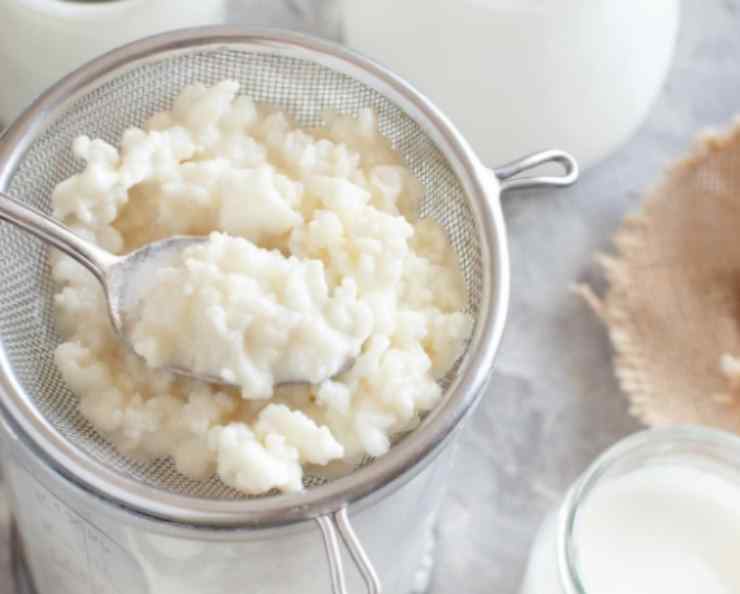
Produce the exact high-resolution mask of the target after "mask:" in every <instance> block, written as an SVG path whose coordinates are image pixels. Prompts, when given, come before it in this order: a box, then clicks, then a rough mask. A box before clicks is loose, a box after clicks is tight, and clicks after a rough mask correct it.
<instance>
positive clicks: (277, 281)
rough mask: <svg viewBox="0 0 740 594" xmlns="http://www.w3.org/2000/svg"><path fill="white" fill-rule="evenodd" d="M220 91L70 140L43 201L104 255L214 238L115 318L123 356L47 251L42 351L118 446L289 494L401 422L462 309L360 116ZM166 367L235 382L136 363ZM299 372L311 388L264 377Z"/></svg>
mask: <svg viewBox="0 0 740 594" xmlns="http://www.w3.org/2000/svg"><path fill="white" fill-rule="evenodd" d="M237 91H238V84H237V83H235V82H232V81H224V82H222V83H219V84H217V85H215V86H213V87H210V88H208V87H205V86H202V85H194V86H191V87H188V88H186V89H184V90H183V92H182V93H181V95H180V96H179V97H178V98H177V99H176V100H175V102H174V105H173V107H172V109H171V110H170V111H167V112H164V113H159V114H156V115H154V116H153V117H152V118H151V119H150V120H149V122H148V123H147V124H146V126H145V127H144V129H138V128H132V129H130V130H128V131H127V132H126V133H125V134H124V135H123V137H122V139H121V143H120V147H119V148H116V147H114V146H111V145H109V144H107V143H105V142H104V141H102V140H90V139H88V138H86V137H80V138H78V139H77V140H76V141H75V143H74V147H73V149H74V152H75V155H76V156H77V157H79V158H80V159H81V160H82V161H84V167H83V169H82V171H81V172H80V173H79V174H77V175H74V176H73V177H71V178H69V179H68V180H66V181H63V182H62V183H60V184H59V185H58V187H57V188H56V190H55V191H54V194H53V206H54V214H55V216H56V217H58V218H59V219H61V220H63V221H64V223H65V224H67V225H69V226H70V227H71V228H73V229H74V230H75V231H76V232H78V233H79V234H81V235H83V236H85V237H87V238H89V239H92V240H94V241H96V242H97V243H98V244H99V245H101V246H102V247H104V248H106V249H108V250H110V251H112V252H114V253H125V252H127V251H130V250H132V249H135V248H136V247H139V246H141V245H142V244H145V243H147V242H150V241H153V240H156V239H160V238H163V237H167V236H170V235H175V234H190V235H205V234H209V233H212V232H214V231H222V232H225V233H226V234H228V235H226V234H224V233H215V234H212V235H211V236H210V239H209V241H208V242H206V243H204V244H202V245H199V246H195V247H193V248H191V249H189V250H187V251H186V252H185V253H184V254H183V255H182V259H181V261H179V262H176V263H174V264H173V265H172V266H169V267H168V268H165V269H162V270H161V271H160V275H159V277H158V279H157V282H156V283H154V285H153V288H152V290H151V294H150V295H149V296H148V298H147V299H146V300H145V301H144V304H143V306H142V308H141V310H140V317H139V319H138V321H137V322H136V325H135V328H134V345H135V349H136V351H137V352H138V353H139V354H140V355H141V357H137V356H136V355H135V354H133V353H131V352H128V351H127V350H126V349H125V347H123V346H122V344H121V343H120V341H119V339H118V338H117V337H116V336H115V335H114V334H113V331H112V329H111V327H110V323H109V321H108V318H107V314H106V307H105V301H104V297H103V294H102V292H101V290H100V288H99V286H98V284H97V281H96V280H95V279H94V278H93V277H92V276H91V275H90V274H89V273H88V272H87V271H85V270H84V269H82V268H81V267H80V266H79V265H77V264H76V263H75V262H73V261H71V260H70V259H68V258H66V257H63V256H57V257H56V258H55V264H54V268H53V272H54V277H55V279H56V280H57V282H58V283H59V285H60V289H59V292H58V294H57V296H56V304H57V309H58V327H59V330H60V333H61V334H62V335H63V337H64V339H65V341H64V342H63V344H61V345H60V346H59V347H58V349H57V352H56V360H57V364H58V367H59V369H60V370H61V372H62V375H63V376H64V378H65V379H66V381H67V382H68V384H69V386H70V388H71V389H72V390H73V391H74V392H75V393H77V394H78V395H79V397H80V410H81V411H82V414H83V415H84V416H85V417H86V418H87V419H89V420H90V421H91V422H92V424H93V425H94V426H95V427H96V428H97V429H98V430H99V431H100V432H101V433H103V434H104V435H105V436H107V437H108V438H109V439H110V440H111V441H112V442H113V443H114V444H115V445H116V446H117V447H118V448H119V449H120V450H121V451H122V452H124V453H126V454H128V455H130V456H134V457H139V458H143V459H152V458H156V457H162V456H172V457H173V458H174V460H175V462H176V464H177V467H178V469H179V470H180V471H182V472H183V473H185V474H186V475H188V476H191V477H195V478H205V477H208V476H210V475H211V474H213V473H214V472H217V473H218V474H219V476H220V478H221V479H222V480H223V481H225V482H226V483H227V484H229V485H232V486H234V487H236V488H238V489H240V490H242V491H244V492H246V493H263V492H266V491H269V490H270V489H273V488H278V489H282V490H285V491H295V490H300V489H301V488H302V478H303V472H304V470H303V467H304V466H305V465H309V466H311V467H312V472H313V471H315V467H316V466H321V465H326V464H328V463H329V462H331V461H333V460H337V459H341V458H351V459H357V458H359V457H362V456H364V455H368V454H369V455H372V456H379V455H382V454H384V453H385V452H386V451H387V450H388V448H389V447H390V444H391V440H392V438H393V436H394V435H396V434H398V433H399V432H402V431H405V430H408V429H411V428H413V427H414V425H415V423H416V422H417V421H418V418H419V415H420V414H422V413H423V412H424V411H428V410H430V409H431V408H432V407H434V405H435V404H436V403H437V401H438V400H439V398H440V396H441V388H440V386H439V384H438V383H437V380H438V379H439V378H441V377H442V376H444V375H445V373H446V372H447V371H448V370H449V369H450V367H451V366H452V365H453V363H454V362H455V360H456V359H457V358H458V357H459V355H460V353H461V351H462V348H463V345H464V342H465V340H466V338H467V337H468V335H469V332H470V329H471V325H472V322H471V319H470V317H469V316H467V315H465V314H464V313H461V310H462V309H463V308H464V306H465V300H466V295H465V290H464V284H463V282H462V278H461V275H460V274H459V271H458V270H457V266H456V258H455V255H454V253H453V251H452V249H451V247H450V245H449V242H448V241H447V238H446V237H445V234H444V232H443V231H442V229H441V227H439V225H437V224H436V223H435V222H434V221H431V220H417V219H416V210H417V205H418V202H419V200H420V199H421V197H422V193H423V192H422V188H421V186H420V184H419V182H418V181H417V180H416V179H415V178H414V177H413V175H412V174H411V173H410V171H409V170H408V169H407V168H406V167H405V166H404V164H403V162H402V161H401V159H400V156H399V155H398V154H397V153H396V152H395V151H394V150H393V149H392V147H391V146H390V145H389V143H388V141H387V140H386V139H384V138H383V137H382V136H380V135H379V134H378V133H377V131H376V126H375V117H374V115H373V113H372V112H371V111H369V110H366V111H363V112H361V113H360V114H359V115H358V117H357V118H353V117H349V116H338V115H331V114H327V116H326V120H327V126H326V128H322V129H315V130H307V129H301V128H298V127H297V126H296V125H295V124H294V123H293V122H292V121H291V120H290V118H289V117H288V116H286V115H285V114H283V113H281V112H278V111H275V110H272V109H269V108H267V107H264V106H259V105H256V104H255V103H254V102H253V101H251V100H250V99H249V98H247V97H242V96H237ZM347 359H353V360H355V363H354V365H353V367H352V368H351V369H350V370H349V371H346V372H343V373H341V374H340V375H338V376H337V377H335V378H334V379H332V380H328V381H323V382H321V381H319V380H321V379H322V378H325V377H328V376H331V375H333V374H334V373H336V372H337V371H339V370H341V368H342V366H343V363H344V362H345V361H347ZM165 363H167V364H170V363H174V364H179V365H181V366H184V367H191V368H194V369H196V370H202V371H208V372H212V373H215V374H217V375H220V376H221V377H223V378H224V379H226V380H228V381H229V382H231V383H235V384H238V385H239V386H240V389H232V388H226V387H223V386H218V385H210V384H204V383H198V382H194V381H191V380H188V379H185V378H182V377H179V376H175V375H173V374H170V373H167V372H163V371H158V370H155V369H153V367H157V366H159V365H162V364H165ZM300 378H307V379H310V380H313V381H315V382H316V384H315V385H311V386H308V385H290V384H288V385H278V384H281V382H286V381H290V380H295V379H300Z"/></svg>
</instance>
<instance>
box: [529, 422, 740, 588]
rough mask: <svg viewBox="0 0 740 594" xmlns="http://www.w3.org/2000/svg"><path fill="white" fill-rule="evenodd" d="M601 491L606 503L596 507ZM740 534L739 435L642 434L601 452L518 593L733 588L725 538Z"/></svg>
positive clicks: (544, 532)
mask: <svg viewBox="0 0 740 594" xmlns="http://www.w3.org/2000/svg"><path fill="white" fill-rule="evenodd" d="M638 473H639V474H638ZM625 478H627V480H628V481H629V480H630V479H631V481H632V482H627V483H625V482H621V480H623V479H625ZM697 478H698V480H697ZM635 479H636V480H637V481H638V482H635ZM687 479H688V480H687ZM644 481H648V483H647V487H646V486H645V482H644ZM620 482H621V484H620ZM614 485H617V486H616V487H614ZM625 487H626V488H625ZM602 489H611V491H604V490H602ZM605 492H606V493H607V494H608V497H611V499H604V498H603V497H604V495H603V494H604V493H605ZM594 494H596V495H600V496H601V497H602V499H601V503H600V505H599V506H598V508H596V507H592V508H590V509H589V505H590V504H591V503H592V501H593V500H594ZM736 496H738V497H736ZM625 497H631V499H630V500H627V499H625ZM615 502H617V504H616V505H615ZM605 503H607V504H609V505H604V504H605ZM702 505H706V508H705V509H703V508H702ZM717 510H722V511H724V512H725V513H724V514H723V513H717ZM703 512H704V513H703ZM653 517H657V518H658V519H657V520H655V521H654V522H653V520H652V518H653ZM688 517H690V521H688V520H686V518H688ZM646 518H647V519H646ZM733 521H735V522H736V523H734V524H733ZM651 522H652V523H651ZM642 526H648V528H643V527H642ZM718 526H720V527H723V529H722V530H721V531H720V530H714V531H713V527H714V528H717V527H718ZM657 527H660V529H657ZM724 527H727V529H726V530H725V528H724ZM735 528H736V529H737V530H735ZM707 531H708V532H709V536H700V535H701V534H702V533H706V532H707ZM648 532H649V534H647V533H648ZM720 532H722V533H723V534H720ZM735 532H737V534H735ZM635 534H638V535H639V536H637V537H635V536H634V535H635ZM646 534H647V537H646V536H645V535H646ZM739 536H740V439H738V438H737V437H736V436H734V435H731V434H728V433H723V432H720V431H716V430H713V429H707V428H702V427H676V428H668V429H655V430H650V431H644V432H641V433H638V434H636V435H633V436H631V437H628V438H626V439H625V440H623V441H621V442H619V443H618V444H617V445H615V446H613V447H612V448H611V449H609V450H608V451H607V452H606V453H604V454H603V455H602V456H600V457H599V458H598V459H597V460H596V461H595V462H594V463H593V464H592V465H591V467H590V468H589V469H588V470H587V471H586V472H585V473H584V474H583V475H582V476H581V478H579V479H578V480H577V481H576V483H575V484H574V485H573V487H572V488H571V489H570V490H569V492H568V493H567V494H566V496H565V498H564V500H563V502H562V503H561V504H560V506H559V507H558V508H557V509H555V510H553V511H552V512H551V513H550V514H549V515H548V516H547V517H546V519H545V521H544V523H543V524H542V526H541V528H540V530H539V533H538V534H537V536H536V538H535V541H534V544H533V546H532V549H531V553H530V558H529V564H528V567H527V570H526V574H525V577H524V582H523V585H522V589H521V594H603V593H605V592H607V593H609V594H611V593H621V592H625V591H627V592H635V593H637V590H635V589H634V588H635V582H638V583H639V584H640V585H639V591H640V592H645V593H653V592H676V591H678V592H682V593H683V592H692V593H693V592H696V593H697V594H698V593H699V592H702V594H714V593H715V592H716V593H718V594H719V593H722V594H724V593H725V592H735V591H737V590H735V589H732V588H731V589H729V590H728V589H726V585H720V583H719V582H720V581H721V580H729V581H730V582H732V580H733V579H734V580H736V581H737V582H740V573H738V572H737V570H736V569H735V570H733V569H732V568H731V567H736V566H737V565H736V561H735V559H734V557H733V554H732V546H725V545H726V544H727V543H726V542H724V540H722V539H725V540H727V539H729V541H730V542H732V540H733V539H735V543H734V544H736V543H737V540H736V539H737V537H739ZM707 539H709V540H707ZM625 550H627V551H628V554H626V555H625V556H624V557H622V556H620V553H624V552H625ZM728 561H729V566H730V569H729V570H728ZM617 564H618V565H617ZM615 567H619V571H615ZM615 573H616V574H617V577H616V578H615V575H614V574H615ZM620 574H621V575H620ZM717 576H719V577H717ZM694 583H695V584H703V585H702V586H698V585H697V586H696V587H694V586H692V585H690V584H694ZM732 583H735V582H732ZM672 584H673V585H674V586H675V585H676V584H678V585H679V586H680V588H679V589H678V590H676V589H675V588H673V587H671V585H672ZM707 584H709V586H707ZM715 587H716V589H715ZM697 588H698V589H697Z"/></svg>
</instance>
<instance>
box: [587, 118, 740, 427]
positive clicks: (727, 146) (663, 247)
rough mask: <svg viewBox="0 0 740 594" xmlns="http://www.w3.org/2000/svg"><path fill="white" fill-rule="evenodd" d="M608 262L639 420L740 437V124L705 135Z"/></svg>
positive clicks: (620, 355)
mask: <svg viewBox="0 0 740 594" xmlns="http://www.w3.org/2000/svg"><path fill="white" fill-rule="evenodd" d="M614 243H615V247H616V255H615V256H599V257H598V261H599V263H600V264H601V265H602V266H603V268H604V271H605V273H606V276H607V278H608V281H609V289H608V291H607V293H606V295H605V296H604V297H603V298H602V299H599V298H596V297H595V296H594V295H593V293H591V292H590V291H589V290H588V289H584V288H581V289H580V292H581V293H582V294H583V295H584V296H585V297H586V298H587V299H588V300H589V302H590V303H591V305H592V306H593V307H594V309H595V310H596V312H597V313H598V314H599V315H600V317H601V318H602V319H603V320H604V321H605V322H606V324H607V325H608V328H609V334H610V337H611V341H612V343H613V345H614V350H615V367H616V373H617V376H618V378H619V381H620V383H621V385H622V388H623V389H624V391H625V392H626V393H627V395H628V396H629V399H630V401H631V412H632V413H633V414H634V415H635V416H637V417H638V418H639V419H641V420H642V421H644V422H645V423H647V424H649V425H666V424H677V423H701V424H706V425H712V426H715V427H721V428H724V429H727V430H730V431H735V432H738V433H740V359H735V356H740V121H739V122H738V123H736V124H735V126H734V127H733V129H732V130H730V131H729V132H728V133H726V134H722V135H717V134H711V135H710V134H706V135H704V136H702V137H701V138H700V139H699V140H698V141H697V143H696V146H695V147H694V149H693V150H692V153H691V155H690V156H689V157H688V158H686V159H684V160H682V161H680V162H679V163H676V164H675V165H673V166H672V167H671V168H670V169H669V170H668V171H667V172H666V174H665V175H664V177H663V179H662V180H661V181H660V182H659V183H658V184H657V186H655V187H654V188H653V189H652V190H650V191H649V192H648V193H647V195H646V197H645V200H644V204H643V206H642V209H641V211H640V212H639V213H638V214H637V215H635V216H631V217H628V218H626V219H625V221H624V224H623V225H622V227H621V229H620V230H619V231H618V233H617V234H616V236H615V238H614Z"/></svg>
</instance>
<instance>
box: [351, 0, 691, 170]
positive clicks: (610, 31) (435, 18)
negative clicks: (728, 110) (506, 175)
mask: <svg viewBox="0 0 740 594" xmlns="http://www.w3.org/2000/svg"><path fill="white" fill-rule="evenodd" d="M342 2H343V5H342V10H343V13H344V32H345V39H346V42H347V44H348V45H349V46H350V47H352V48H354V49H357V50H359V51H361V52H363V53H365V54H367V55H369V56H370V57H372V58H375V59H377V60H379V61H380V62H382V63H384V64H386V65H387V66H389V67H390V68H391V69H393V70H395V71H396V72H397V73H399V74H400V75H402V76H403V77H404V78H406V79H407V80H409V81H410V82H411V83H413V84H415V85H416V86H417V87H418V88H419V90H420V91H422V92H423V93H425V94H426V95H428V96H429V98H430V99H431V100H432V101H434V102H435V103H436V104H437V105H438V106H439V107H440V108H442V110H443V111H444V112H446V113H447V115H449V116H450V117H451V119H452V121H453V123H454V124H455V125H456V126H457V127H458V128H459V129H460V130H461V131H462V133H463V134H464V135H465V137H466V138H467V139H468V140H469V141H470V142H471V144H472V145H473V148H474V149H475V150H476V151H477V152H478V154H479V155H480V156H481V158H482V159H483V161H484V162H488V163H497V162H501V161H502V160H504V159H506V158H508V155H511V154H519V153H524V152H527V151H531V150H533V149H537V148H545V147H548V146H557V147H561V148H563V149H564V150H567V151H568V152H570V153H571V154H573V155H574V156H575V157H576V159H577V160H578V162H579V164H580V165H581V167H582V168H585V167H587V166H588V165H589V164H592V163H594V162H596V161H597V160H599V159H601V158H603V157H604V156H606V155H607V154H609V153H610V152H611V151H613V150H614V149H615V148H616V147H618V146H619V145H620V144H622V143H623V142H624V141H625V140H626V139H627V138H628V137H629V136H630V135H631V134H632V133H633V132H634V131H635V129H636V128H637V127H638V126H639V124H640V123H641V122H642V121H643V119H644V118H645V116H646V115H647V112H648V110H649V108H650V106H651V104H652V103H653V101H654V99H655V97H656V96H657V94H658V92H659V90H660V88H661V86H662V84H663V81H664V79H665V76H666V73H667V71H668V67H669V65H670V61H671V57H672V54H673V48H674V45H675V41H676V33H677V30H678V22H679V1H678V0H650V1H649V2H645V1H643V0H558V1H552V0H402V1H400V2H399V1H397V0H372V1H369V0H342Z"/></svg>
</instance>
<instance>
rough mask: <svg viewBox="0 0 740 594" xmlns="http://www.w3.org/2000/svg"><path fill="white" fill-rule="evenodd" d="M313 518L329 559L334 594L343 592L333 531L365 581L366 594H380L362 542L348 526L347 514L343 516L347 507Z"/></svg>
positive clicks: (338, 548) (343, 580)
mask: <svg viewBox="0 0 740 594" xmlns="http://www.w3.org/2000/svg"><path fill="white" fill-rule="evenodd" d="M316 521H317V522H318V524H319V528H321V535H322V536H323V538H324V548H325V549H326V555H327V557H328V558H329V572H330V575H331V587H332V592H333V593H334V594H347V583H346V580H345V577H344V566H343V563H342V551H341V548H340V546H339V538H337V534H339V536H340V537H341V540H342V542H343V543H344V546H345V547H347V550H348V551H349V554H350V556H351V557H352V560H353V561H354V563H355V566H356V567H357V570H358V571H359V572H360V575H361V576H362V579H363V581H364V582H365V586H366V587H367V592H368V594H382V588H381V585H380V579H379V578H378V574H377V573H376V572H375V568H373V565H372V563H371V562H370V559H369V557H368V556H367V553H366V552H365V549H364V547H363V546H362V543H360V540H359V539H358V538H357V535H356V534H355V531H354V529H353V528H352V524H351V523H350V521H349V516H348V515H347V508H346V507H344V508H342V509H340V510H339V511H337V512H334V513H332V514H328V515H325V516H319V517H318V518H316Z"/></svg>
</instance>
